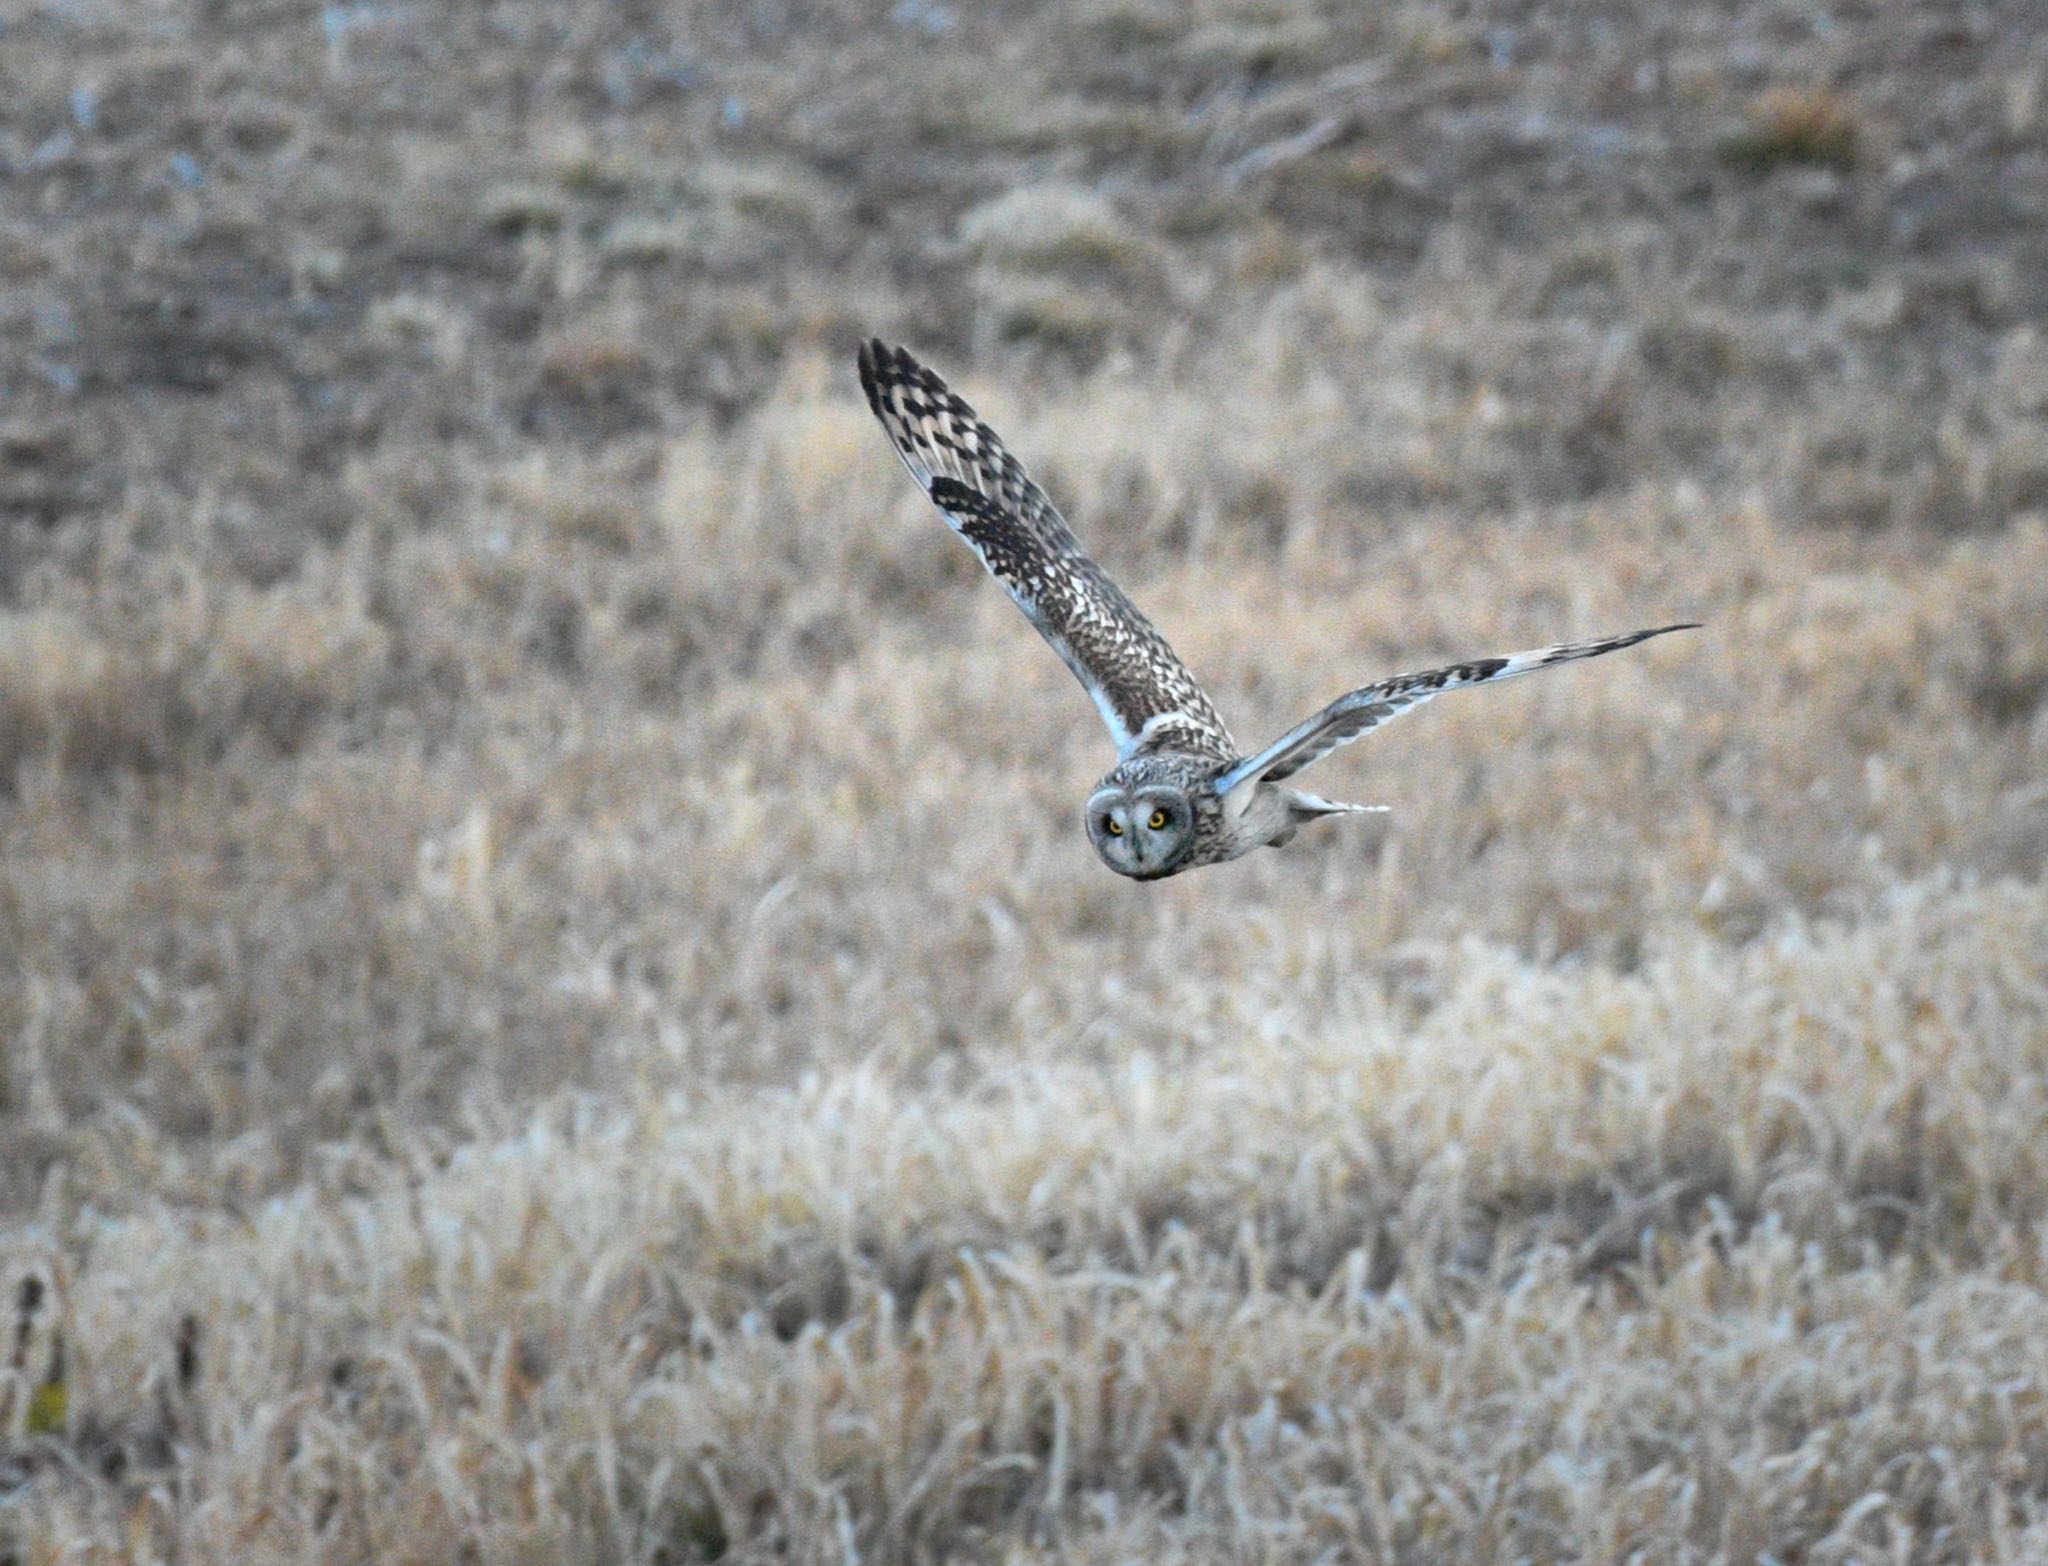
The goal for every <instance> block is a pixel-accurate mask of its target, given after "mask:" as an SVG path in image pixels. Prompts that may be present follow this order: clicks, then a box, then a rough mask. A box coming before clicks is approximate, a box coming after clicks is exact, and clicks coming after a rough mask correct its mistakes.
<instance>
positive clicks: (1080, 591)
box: [860, 340, 1237, 761]
mask: <svg viewBox="0 0 2048 1566" xmlns="http://www.w3.org/2000/svg"><path fill="white" fill-rule="evenodd" d="M860 384H861V389H862V390H863V391H865V392H866V393H867V397H868V406H869V407H870V408H872V409H873V410H874V413H875V417H876V418H877V419H879V420H881V422H882V428H883V429H884V430H885V431H886V432H887V433H888V436H889V440H890V443H891V444H892V445H894V446H895V448H896V454H897V455H898V456H900V457H901V458H902V459H903V465H904V466H905V467H907V468H908V469H910V476H911V477H912V478H914V479H916V480H917V482H918V484H919V485H920V486H921V487H922V488H923V490H924V492H925V493H926V494H927V495H929V496H930V497H931V500H932V504H933V505H935V506H937V507H938V508H939V511H940V513H941V514H942V515H943V516H944V517H945V519H946V522H947V525H948V526H950V527H951V528H952V529H953V531H954V532H956V533H958V534H959V535H960V536H961V537H962V538H964V539H966V540H967V542H968V543H969V544H971V545H972V546H973V548H974V552H975V553H976V554H977V555H979V556H980V557H981V563H982V564H983V565H985V566H987V567H988V570H989V574H990V575H991V576H993V577H994V578H995V579H996V580H997V581H999V582H1001V583H1002V584H1003V586H1004V587H1006V588H1008V589H1009V593H1010V597H1011V598H1012V599H1014V600H1015V601H1016V604H1017V607H1018V608H1019V609H1022V610H1023V611H1024V613H1025V614H1026V615H1027V616H1028V617H1029V618H1030V620H1031V623H1032V624H1033V625H1035V626H1037V627H1038V634H1039V635H1041V636H1043V637H1044V638H1045V639H1046V641H1047V642H1049V643H1051V644H1052V649H1053V651H1055V652H1057V653H1058V654H1059V655H1060V657H1061V658H1062V659H1063V660H1065V662H1066V665H1067V667H1068V668H1069V669H1072V670H1073V671H1074V677H1075V678H1076V679H1077V680H1079V681H1080V682H1081V685H1082V688H1083V689H1085V690H1086V691H1087V692H1088V694H1089V696H1090V697H1091V698H1093V700H1094V702H1095V707H1096V710H1097V711H1098V712H1100V713H1101V714H1102V721H1103V722H1104V723H1106V724H1108V725H1109V732H1110V734H1111V736H1112V737H1113V738H1114V739H1115V740H1116V745H1117V750H1118V751H1119V752H1120V753H1121V754H1122V755H1124V756H1125V757H1129V756H1131V755H1133V754H1135V753H1136V752H1138V751H1140V750H1144V749H1152V748H1158V747H1160V746H1163V745H1171V746H1172V747H1174V748H1176V749H1182V750H1192V751H1195V752H1197V753H1199V754H1204V755H1213V756H1215V757H1216V758H1217V759H1218V760H1219V761H1221V760H1228V759H1229V758H1230V757H1232V756H1235V755H1236V754H1237V747H1236V745H1235V744H1234V743H1232V741H1231V738H1230V731H1229V730H1228V729H1226V728H1225V727H1224V725H1223V719H1222V718H1221V717H1219V716H1218V715H1217V712H1216V708H1215V706H1214V704H1213V703H1211V702H1210V700H1209V697H1208V695H1207V693H1206V692H1204V691H1203V689H1202V687H1201V686H1200V685H1199V684H1197V683H1196V681H1195V677H1194V676H1193V675H1192V674H1190V673H1189V672H1188V670H1187V666H1186V665H1185V664H1183V663H1182V662H1181V661H1180V659H1179V658H1178V657H1177V656H1176V655H1175V653H1174V650H1173V648H1172V647H1170V646H1169V645H1168V644H1167V641H1166V638H1165V637H1163V636H1161V635H1160V634H1159V632H1158V630H1157V629H1156V628H1154V626H1153V624H1152V622H1151V621H1150V620H1147V619H1146V618H1145V617H1144V615H1142V614H1140V613H1139V612H1138V608H1137V606H1136V605H1135V604H1133V603H1132V602H1131V601H1130V599H1128V598H1127V597H1125V596H1124V594H1123V591H1122V589H1120V588H1119V587H1118V586H1117V585H1116V583H1114V582H1112V581H1111V580H1110V579H1109V577H1108V576H1107V575H1106V574H1105V573H1104V572H1103V570H1102V568H1101V567H1100V566H1098V565H1097V564H1096V563H1095V562H1094V561H1093V560H1090V559H1089V558H1088V556H1087V555H1086V554H1085V553H1084V552H1083V551H1082V549H1081V546H1080V544H1079V543H1078V542H1076V541H1075V538H1074V535H1073V533H1072V531H1071V530H1070V529H1069V528H1068V527H1067V524H1066V521H1065V519H1064V518H1062V517H1061V516H1060V514H1059V512H1058V511H1056V510H1054V509H1053V504H1052V502H1051V501H1050V500H1048V499H1046V496H1045V491H1044V490H1042V489H1040V488H1039V487H1038V486H1037V485H1036V484H1035V483H1033V482H1032V481H1031V478H1030V476H1029V475H1028V474H1026V473H1025V471H1024V468H1023V465H1022V464H1021V463H1019V462H1018V461H1017V459H1016V458H1015V457H1013V456H1011V455H1010V452H1009V450H1008V448H1007V447H1005V446H1004V445H1003V443H1002V441H1001V440H1000V439H998V438H997V436H996V433H995V431H993V430H991V429H990V428H989V427H988V426H987V425H986V424H984V423H982V422H981V420H980V419H979V418H977V417H976V416H975V412H974V410H973V409H972V408H970V407H968V405H967V404H966V402H965V401H963V400H962V399H961V398H960V397H959V395H958V394H956V393H955V392H954V391H953V390H952V389H951V388H950V387H948V386H947V385H946V383H945V382H944V381H942V380H940V379H939V377H938V376H937V375H935V374H934V373H933V372H932V371H931V370H929V369H927V368H926V367H925V366H924V365H922V364H920V363H918V362H917V360H915V359H913V358H912V357H911V356H910V355H909V354H908V353H907V352H905V351H904V350H903V349H901V348H891V347H888V346H887V345H885V344H883V343H882V342H880V341H878V340H870V341H869V342H867V343H865V344H863V345H862V347H861V350H860Z"/></svg>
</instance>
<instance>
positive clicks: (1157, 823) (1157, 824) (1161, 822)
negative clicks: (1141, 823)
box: [1145, 810, 1166, 832]
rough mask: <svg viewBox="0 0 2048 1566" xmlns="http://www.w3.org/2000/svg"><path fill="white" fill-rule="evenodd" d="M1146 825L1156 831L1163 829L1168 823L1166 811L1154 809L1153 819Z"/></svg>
mask: <svg viewBox="0 0 2048 1566" xmlns="http://www.w3.org/2000/svg"><path fill="white" fill-rule="evenodd" d="M1145 825H1147V826H1148V827H1150V828H1151V829H1152V830H1153V831H1155V832H1157V831H1159V830H1161V829H1162V828H1163V827H1164V826H1165V825H1166V812H1165V811H1163V810H1155V811H1153V812H1152V819H1151V820H1150V821H1147V822H1146V823H1145Z"/></svg>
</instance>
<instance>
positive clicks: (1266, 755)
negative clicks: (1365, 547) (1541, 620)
mask: <svg viewBox="0 0 2048 1566" xmlns="http://www.w3.org/2000/svg"><path fill="white" fill-rule="evenodd" d="M1697 629H1698V626H1697V625H1696V624H1694V623H1692V622H1687V623H1686V624H1683V625H1660V626H1658V627H1657V628H1656V629H1655V630H1649V631H1631V632H1630V633H1629V634H1628V635H1626V636H1607V637H1602V638H1600V639H1599V640H1597V641H1590V642H1560V643H1559V644H1558V645H1557V646H1555V647H1536V648H1531V649H1530V650H1529V651H1527V652H1518V653H1508V654H1507V655H1505V656H1504V657H1499V658H1476V659H1473V660H1472V661H1470V662H1468V663H1453V664H1448V665H1446V666H1445V667H1443V668H1441V669H1426V670H1424V671H1423V672H1422V673H1420V674H1397V675H1395V676H1393V678H1391V679H1386V680H1381V681H1379V682H1377V683H1376V684H1372V685H1367V686H1363V687H1361V688H1360V689H1358V690H1355V691H1351V692H1349V693H1348V694H1346V695H1343V696H1339V697H1338V698H1337V699H1336V700H1335V701H1333V702H1331V703H1330V704H1329V706H1327V707H1325V708H1323V710H1322V711H1321V712H1318V713H1316V714H1315V715H1314V716H1313V717H1310V718H1305V719H1303V720H1302V721H1301V722H1300V723H1297V724H1296V725H1295V726H1294V727H1293V728H1291V729H1289V730H1288V731H1287V732H1286V733H1285V734H1283V735H1281V736H1280V738H1278V739H1277V740H1275V741H1273V743H1272V744H1270V745H1268V746H1267V747H1266V748H1265V749H1264V750H1262V751H1260V752H1259V753H1258V754H1257V755H1256V756H1252V757H1250V758H1248V759H1246V760H1244V761H1241V762H1239V763H1238V764H1237V765H1236V766H1234V767H1232V768H1231V769H1230V770H1229V771H1228V772H1226V773H1224V774H1223V776H1222V777H1220V778H1218V779H1217V780H1216V788H1217V791H1218V792H1219V793H1228V792H1230V790H1232V789H1234V788H1238V787H1240V786H1242V785H1244V784H1246V783H1254V782H1262V783H1278V782H1279V781H1281V779H1283V778H1291V777H1293V776H1294V774H1295V773H1297V772H1299V771H1301V769H1302V768H1304V767H1306V766H1309V765H1310V764H1312V763H1314V762H1317V761H1320V760H1322V758H1323V757H1325V756H1327V755H1328V754H1329V753H1330V752H1331V751H1333V750H1335V749H1336V748H1337V747H1338V746H1339V745H1344V744H1348V743H1350V742H1351V741H1352V740H1355V739H1357V738H1358V737H1359V736H1360V735H1361V734H1364V733H1367V732H1369V731H1370V730H1372V729H1376V728H1378V727H1379V726H1380V725H1381V724H1382V723H1385V722H1386V721H1387V720H1388V719H1389V718H1392V717H1397V716H1399V715H1400V714H1401V713H1403V712H1406V711H1408V710H1409V709H1410V708H1411V707H1419V706H1421V705H1422V704H1423V703H1424V702H1426V701H1428V700H1429V699H1430V698H1431V697H1434V696H1441V695H1442V694H1443V693H1444V692H1445V691H1455V690H1462V689H1463V688H1464V687H1466V686H1468V685H1486V684H1490V683H1492V682H1493V681H1495V680H1511V679H1513V678H1515V677H1516V676H1517V675H1522V674H1534V673H1535V672H1536V671H1537V670H1539V669H1550V668H1555V667H1556V666H1557V665H1558V664H1561V663H1570V662H1572V661H1573V660H1574V659H1577V658H1597V657H1599V656H1600V655H1601V654H1602V653H1611V652H1618V651H1620V650H1621V649H1622V648H1624V647H1633V646H1635V644H1636V643H1637V642H1645V641H1648V640H1649V639H1650V638H1651V637H1653V636H1663V635H1665V634H1666V633H1668V632H1671V631H1691V630H1697Z"/></svg>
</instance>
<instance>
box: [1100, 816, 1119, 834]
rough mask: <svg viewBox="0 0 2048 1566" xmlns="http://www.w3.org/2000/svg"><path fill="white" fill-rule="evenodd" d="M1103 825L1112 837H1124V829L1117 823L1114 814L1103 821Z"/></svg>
mask: <svg viewBox="0 0 2048 1566" xmlns="http://www.w3.org/2000/svg"><path fill="white" fill-rule="evenodd" d="M1102 826H1103V830H1104V831H1106V832H1108V833H1109V835H1110V836H1111V837H1122V836H1123V835H1124V829H1123V828H1122V827H1121V826H1119V825H1118V824H1117V821H1116V818H1115V817H1114V816H1112V817H1110V818H1109V819H1108V820H1107V821H1105V822H1103V823H1102Z"/></svg>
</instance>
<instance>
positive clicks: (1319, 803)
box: [1287, 788, 1394, 822]
mask: <svg viewBox="0 0 2048 1566" xmlns="http://www.w3.org/2000/svg"><path fill="white" fill-rule="evenodd" d="M1393 808H1394V807H1393V806H1392V805H1347V804H1344V803H1343V802H1342V801H1340V800H1335V799H1324V798H1322V797H1321V796H1320V795H1316V794H1304V793H1303V792H1302V791H1301V790H1300V789H1298V788H1291V789H1289V790H1288V791H1287V809H1288V811H1289V813H1290V814H1291V815H1292V816H1293V817H1294V819H1295V820H1296V821H1297V822H1300V821H1314V820H1316V819H1318V818H1319V817H1322V816H1349V815H1373V814H1377V813H1379V812H1382V811H1387V810H1392V809H1393Z"/></svg>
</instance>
